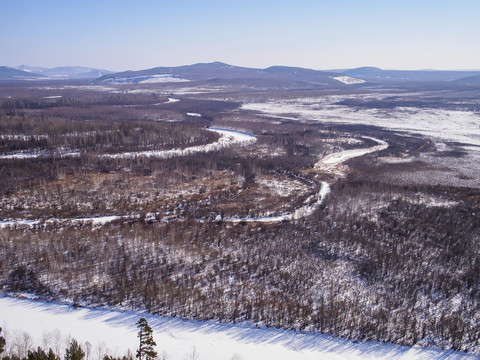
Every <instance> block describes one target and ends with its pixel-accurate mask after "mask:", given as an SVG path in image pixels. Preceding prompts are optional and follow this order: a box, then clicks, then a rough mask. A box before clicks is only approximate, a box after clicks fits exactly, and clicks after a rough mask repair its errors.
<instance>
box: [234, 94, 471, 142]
mask: <svg viewBox="0 0 480 360" xmlns="http://www.w3.org/2000/svg"><path fill="white" fill-rule="evenodd" d="M385 96H386V95H385ZM381 97H382V95H378V99H381ZM351 98H356V96H355V95H335V96H323V97H311V98H296V99H290V100H270V101H267V102H264V103H245V104H243V105H242V109H244V110H251V111H255V112H259V113H260V114H263V115H264V116H271V117H282V118H288V119H291V120H299V121H314V122H324V123H343V124H363V125H374V126H379V127H384V128H386V129H392V130H397V131H402V132H408V133H417V134H422V135H426V136H429V137H432V138H433V139H435V140H436V142H439V143H444V142H454V141H455V142H459V143H464V144H470V145H474V146H480V127H479V126H478V124H479V123H480V114H479V113H475V112H473V111H460V110H445V109H428V108H407V107H396V108H394V109H357V108H354V107H349V106H343V105H336V104H335V103H336V102H339V101H342V100H346V99H351Z"/></svg>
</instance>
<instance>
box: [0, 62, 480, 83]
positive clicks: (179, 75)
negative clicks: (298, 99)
mask: <svg viewBox="0 0 480 360" xmlns="http://www.w3.org/2000/svg"><path fill="white" fill-rule="evenodd" d="M32 79H45V80H51V79H92V80H93V82H94V83H110V84H137V83H164V82H184V81H220V80H229V81H232V80H240V79H241V80H243V81H248V80H250V81H258V80H261V81H265V82H267V83H268V82H271V83H279V82H280V83H285V82H288V83H292V82H293V83H308V84H315V85H333V86H335V85H342V84H347V85H352V84H362V83H394V82H452V83H455V84H458V85H479V84H480V71H453V70H383V69H380V68H376V67H359V68H355V69H346V70H333V71H321V70H312V69H305V68H300V67H289V66H272V67H268V68H266V69H256V68H248V67H240V66H233V65H229V64H225V63H222V62H213V63H198V64H193V65H185V66H175V67H156V68H152V69H145V70H138V71H123V72H117V73H114V72H112V71H108V70H104V69H95V68H89V67H81V66H65V67H56V68H51V69H50V68H44V67H35V66H27V65H21V66H18V67H17V68H11V67H4V66H0V80H32Z"/></svg>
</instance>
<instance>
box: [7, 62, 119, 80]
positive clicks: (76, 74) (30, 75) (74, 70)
mask: <svg viewBox="0 0 480 360" xmlns="http://www.w3.org/2000/svg"><path fill="white" fill-rule="evenodd" d="M111 73H112V71H108V70H103V69H94V68H89V67H82V66H63V67H56V68H44V67H38V66H28V65H21V66H17V67H16V68H12V67H7V66H0V80H32V79H96V78H98V77H100V76H104V75H107V74H111Z"/></svg>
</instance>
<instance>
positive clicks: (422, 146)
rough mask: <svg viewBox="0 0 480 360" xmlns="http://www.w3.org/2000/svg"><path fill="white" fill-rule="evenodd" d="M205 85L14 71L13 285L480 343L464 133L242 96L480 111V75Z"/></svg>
mask: <svg viewBox="0 0 480 360" xmlns="http://www.w3.org/2000/svg"><path fill="white" fill-rule="evenodd" d="M187 85H188V86H190V90H189V89H184V88H182V87H181V86H183V87H185V86H187ZM187 85H185V84H182V85H175V86H176V87H172V86H173V85H172V86H170V87H168V86H167V85H164V87H162V86H160V85H155V86H154V85H108V87H107V88H106V86H105V85H96V86H93V85H89V84H86V83H83V82H78V83H66V82H60V81H58V82H56V83H54V84H53V85H52V84H51V83H48V82H46V83H45V84H43V83H22V84H21V85H19V84H16V83H4V84H0V194H1V197H0V285H1V289H2V290H3V291H4V292H8V293H9V294H21V293H33V294H36V295H38V296H40V297H42V298H44V299H47V300H60V301H64V302H69V303H72V304H75V305H76V306H98V307H115V308H125V309H147V310H148V311H149V312H152V313H155V314H162V315H168V316H179V317H182V318H189V319H220V320H221V321H228V322H241V321H251V322H254V323H256V324H258V325H259V326H272V327H281V328H288V329H299V330H305V331H315V332H322V333H325V334H331V335H334V336H340V337H345V338H348V339H356V340H359V341H360V340H365V339H375V340H379V341H388V342H394V343H398V344H405V345H412V344H419V345H422V346H432V345H435V346H440V347H442V348H452V349H456V350H463V351H468V352H474V353H479V352H480V327H479V323H480V277H479V274H480V251H479V249H480V247H479V242H480V209H479V207H480V190H479V188H480V182H479V181H478V177H480V176H479V175H478V174H479V173H480V172H478V173H477V174H475V171H473V172H468V171H466V170H465V171H463V170H458V169H455V168H454V167H453V165H451V164H462V161H464V160H465V161H466V160H468V156H469V155H468V154H467V153H466V151H465V150H464V149H463V148H462V147H461V146H460V145H461V144H458V143H455V142H454V141H452V142H451V143H449V144H448V145H449V147H448V149H442V148H440V147H439V146H438V144H437V143H436V142H435V139H433V138H432V137H429V136H426V135H424V134H419V133H408V132H399V131H396V130H392V129H389V128H386V127H376V126H372V125H365V124H363V125H362V124H354V123H350V124H346V123H338V122H331V121H324V122H322V121H303V120H302V119H295V115H292V114H288V113H285V114H276V115H275V114H273V115H272V114H271V113H270V114H269V115H268V116H265V114H262V113H260V112H258V111H257V112H256V111H253V110H251V109H248V108H245V107H244V104H248V103H261V104H263V103H267V102H268V101H270V100H272V99H274V100H275V101H280V100H282V99H289V100H292V99H297V98H298V99H302V98H306V97H309V98H311V97H318V98H319V99H321V98H323V97H326V96H332V94H333V95H335V96H337V95H338V96H340V95H342V96H345V98H341V99H338V101H336V102H335V104H336V105H338V106H343V107H348V108H349V109H352V111H357V112H360V111H363V110H364V109H367V110H368V109H370V108H374V109H377V110H378V109H380V110H378V111H382V112H383V113H384V114H386V115H385V116H386V117H388V116H389V115H388V113H389V111H393V109H395V108H396V107H399V106H402V107H406V108H409V109H416V108H434V109H439V108H440V109H445V111H447V110H448V111H450V110H452V109H453V110H454V111H457V110H458V111H470V112H473V113H476V114H478V104H479V102H478V99H479V97H478V95H479V93H478V92H473V93H472V92H469V93H468V94H466V95H465V96H464V95H463V94H462V93H461V91H460V90H458V89H454V90H451V91H450V92H448V93H447V94H446V95H445V92H439V93H438V95H435V96H431V93H432V90H430V89H428V94H429V96H427V95H422V91H425V94H427V90H425V89H421V90H419V92H420V95H418V94H417V95H415V97H412V96H406V95H402V94H401V93H400V94H396V95H395V97H394V98H390V100H388V101H386V102H383V103H382V99H378V96H377V97H375V96H376V94H378V93H379V91H380V90H379V89H374V90H372V89H368V88H358V89H357V90H350V89H348V90H335V91H334V90H309V89H307V90H301V91H300V90H299V91H291V90H278V89H277V90H275V91H269V92H266V91H265V90H264V89H262V88H261V84H260V85H258V84H257V85H256V87H242V86H240V85H238V84H235V83H233V85H231V87H226V86H225V85H224V84H220V85H221V86H220V85H219V84H217V83H215V82H212V83H208V84H206V85H205V84H201V86H200V85H199V84H197V87H203V88H205V87H206V86H207V85H208V86H209V88H208V91H206V90H205V91H203V92H201V91H197V92H195V91H193V90H191V88H192V85H190V84H187ZM182 89H183V90H182ZM180 90H182V91H183V92H182V91H180ZM404 90H405V91H407V90H408V91H412V90H411V89H404ZM382 91H383V90H382ZM384 91H385V92H387V90H384ZM388 91H393V90H391V89H389V90H388ZM417 93H418V92H417ZM352 94H353V95H355V96H353V97H352ZM372 94H373V95H372ZM452 94H453V95H452ZM349 96H350V97H349ZM460 98H465V99H467V100H466V101H465V102H464V103H463V104H460V103H459V101H457V100H458V99H460ZM359 99H360V100H359ZM372 99H373V100H372ZM412 99H414V100H415V101H414V100H412ZM379 104H380V105H379ZM362 109H363V110H362ZM453 110H452V111H453ZM212 128H214V129H226V130H235V131H239V132H241V134H243V135H245V134H248V136H250V139H252V140H251V141H243V142H237V143H232V144H231V143H228V142H225V143H223V142H222V141H224V140H222V139H226V138H225V135H222V134H221V133H219V132H215V131H212V130H211V129H212ZM245 136H247V135H245ZM225 141H226V140H225ZM380 141H381V142H384V143H386V144H388V148H382V149H380V150H378V151H374V152H373V151H372V152H370V153H366V154H365V155H363V156H355V157H353V156H352V157H351V158H350V159H347V160H345V161H343V162H341V163H338V164H336V166H335V168H326V167H323V168H322V167H321V166H319V165H318V163H319V161H321V160H322V159H324V158H325V157H326V156H328V155H330V154H335V153H341V152H344V151H348V150H358V149H367V148H372V147H374V146H378V144H380ZM212 143H218V144H219V145H218V146H217V147H215V148H211V149H209V150H208V151H207V150H205V151H203V150H198V151H197V150H196V149H203V147H202V146H208V145H209V144H212ZM192 149H193V150H192ZM168 151H171V152H172V153H171V155H170V153H168ZM175 151H176V152H175ZM181 151H184V152H181ZM476 151H478V149H477V150H476ZM152 154H153V155H152ZM155 154H157V155H155ZM159 154H160V155H159ZM165 154H168V155H165ZM343 154H350V153H343ZM475 176H477V178H475ZM323 183H325V184H328V186H329V192H328V194H323V195H324V196H323V197H322V198H321V200H318V194H319V192H321V189H322V186H325V185H322V184H323ZM475 184H477V185H475ZM298 209H308V211H307V210H304V211H303V212H299V211H298ZM285 214H296V215H295V216H293V215H292V216H290V217H288V216H285ZM298 214H299V215H298ZM282 216H283V217H282Z"/></svg>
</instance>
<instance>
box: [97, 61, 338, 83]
mask: <svg viewBox="0 0 480 360" xmlns="http://www.w3.org/2000/svg"><path fill="white" fill-rule="evenodd" d="M339 75H341V74H337V73H329V72H325V71H318V70H310V69H303V68H297V67H287V66H273V67H269V68H267V69H254V68H246V67H240V66H233V65H228V64H224V63H221V62H213V63H200V64H194V65H186V66H176V67H157V68H153V69H147V70H139V71H124V72H120V73H115V74H109V75H105V76H102V77H100V78H98V79H96V80H95V82H97V83H146V82H167V81H171V82H178V81H206V80H218V79H229V80H233V79H251V80H272V81H279V82H282V81H289V82H291V81H297V82H309V83H315V84H322V85H325V84H335V83H338V81H337V80H334V79H333V77H335V76H339Z"/></svg>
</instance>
